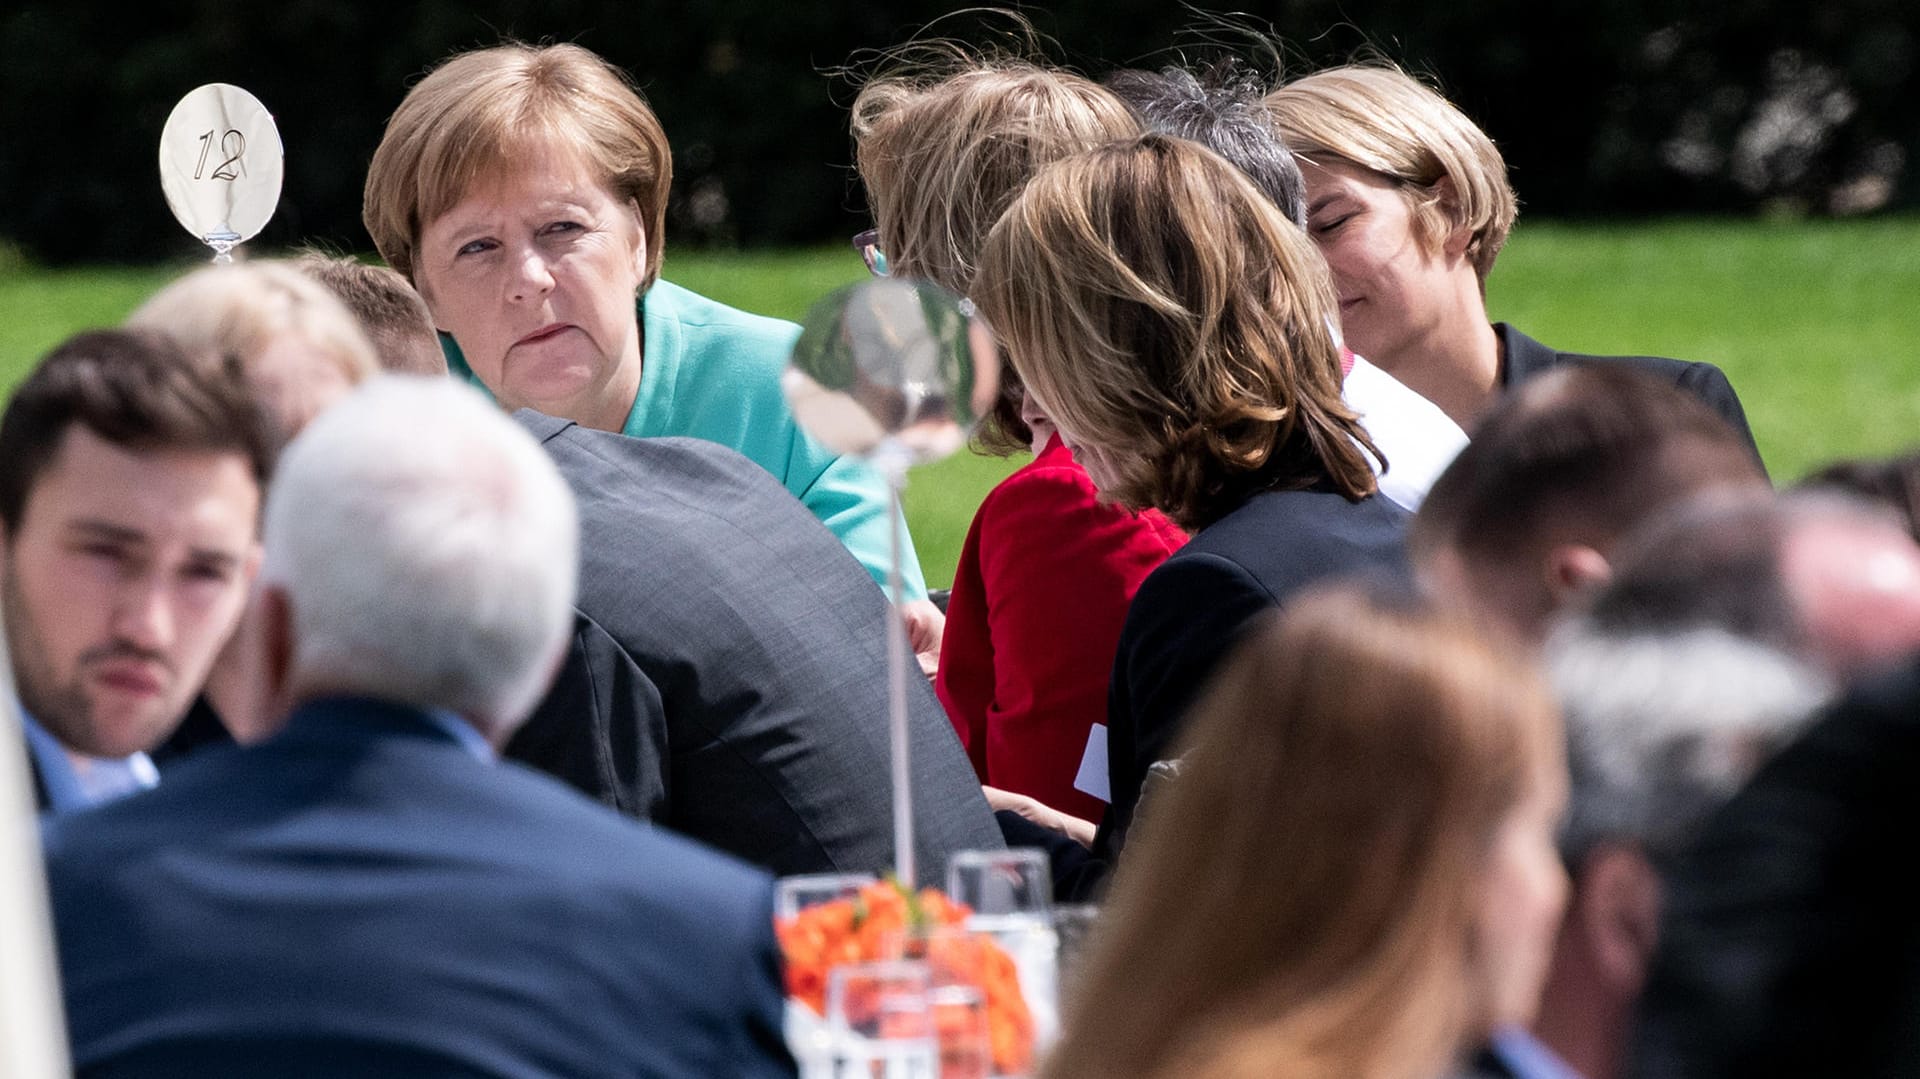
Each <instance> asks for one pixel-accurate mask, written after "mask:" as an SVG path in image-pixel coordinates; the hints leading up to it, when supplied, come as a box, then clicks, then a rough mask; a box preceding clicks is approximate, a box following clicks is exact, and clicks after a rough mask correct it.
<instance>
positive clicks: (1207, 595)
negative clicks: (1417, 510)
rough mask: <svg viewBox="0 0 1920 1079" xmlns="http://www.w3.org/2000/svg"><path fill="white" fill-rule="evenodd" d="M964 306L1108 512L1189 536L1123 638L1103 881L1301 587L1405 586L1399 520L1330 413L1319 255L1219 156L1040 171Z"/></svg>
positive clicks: (1101, 848)
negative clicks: (1206, 698) (1187, 740)
mask: <svg viewBox="0 0 1920 1079" xmlns="http://www.w3.org/2000/svg"><path fill="white" fill-rule="evenodd" d="M973 297H974V300H975V301H976V302H978V303H979V305H980V310H981V313H982V314H983V315H984V316H985V317H986V318H987V320H988V322H989V323H990V324H992V325H993V327H994V328H995V331H996V332H997V333H998V334H999V335H1000V339H1001V341H1002V343H1003V344H1004V345H1005V346H1006V348H1007V351H1008V354H1009V356H1010V357H1011V359H1012V362H1013V364H1014V366H1015V367H1016V368H1017V369H1018V370H1019V372H1020V376H1021V379H1022V381H1024V382H1025V384H1026V386H1027V389H1028V392H1030V393H1032V394H1034V395H1035V396H1036V397H1037V398H1038V401H1039V404H1040V407H1041V408H1042V409H1044V410H1045V411H1046V413H1047V415H1048V416H1049V417H1051V418H1052V419H1053V421H1054V423H1055V425H1056V426H1057V427H1058V429H1059V432H1060V437H1061V440H1062V441H1063V442H1064V443H1065V444H1066V445H1067V446H1068V447H1070V448H1071V450H1072V451H1073V453H1074V455H1075V457H1076V458H1077V459H1078V460H1079V461H1080V463H1081V464H1082V465H1084V466H1085V467H1086V470H1087V474H1088V475H1089V476H1090V477H1092V479H1093V482H1094V485H1095V486H1096V487H1097V488H1098V489H1099V491H1100V494H1101V497H1102V498H1104V499H1107V500H1109V501H1113V502H1117V503H1119V504H1121V505H1123V506H1129V507H1134V508H1141V509H1144V508H1148V507H1152V508H1156V509H1159V510H1160V511H1161V512H1163V513H1165V514H1167V515H1168V516H1169V517H1170V518H1172V519H1173V521H1174V522H1175V523H1176V524H1179V525H1181V526H1183V527H1186V528H1189V529H1193V530H1194V538H1193V539H1192V540H1191V541H1190V542H1189V543H1188V544H1187V545H1186V546H1185V547H1183V548H1181V550H1180V551H1179V552H1177V553H1176V554H1174V555H1173V556H1172V557H1171V558H1169V559H1167V561H1165V562H1163V563H1162V564H1161V565H1160V568H1159V569H1156V570H1154V572H1153V573H1152V574H1151V575H1149V576H1148V577H1147V579H1146V581H1145V582H1144V583H1142V584H1141V586H1140V590H1139V592H1138V593H1137V594H1136V595H1135V596H1134V601H1133V604H1132V605H1131V607H1130V608H1129V609H1128V612H1127V618H1126V622H1125V624H1124V626H1123V628H1122V630H1121V634H1120V643H1119V648H1118V651H1117V654H1116V658H1115V662H1114V670H1113V676H1112V682H1111V684H1110V687H1109V691H1108V703H1107V715H1108V734H1107V740H1108V782H1109V787H1110V793H1111V797H1112V804H1111V806H1110V808H1109V809H1108V811H1107V814H1106V816H1105V818H1104V819H1103V820H1102V822H1101V826H1100V833H1099V835H1098V837H1096V840H1095V854H1096V855H1098V856H1099V857H1100V858H1101V859H1103V860H1107V861H1110V860H1111V858H1112V857H1113V856H1114V855H1115V854H1116V853H1117V852H1118V851H1119V849H1120V846H1121V843H1122V841H1123V840H1124V835H1125V831H1126V828H1127V826H1128V825H1129V824H1130V822H1131V819H1132V815H1133V809H1134V804H1135V802H1136V800H1137V799H1138V797H1139V793H1140V788H1141V785H1142V783H1143V782H1144V781H1145V777H1146V774H1147V771H1148V769H1149V768H1150V767H1151V766H1152V765H1153V764H1154V763H1155V762H1156V761H1159V760H1160V759H1162V758H1163V757H1165V756H1166V755H1167V751H1168V749H1169V747H1170V746H1171V745H1172V742H1173V740H1174V738H1175V736H1176V734H1177V732H1178V729H1179V726H1180V722H1181V717H1182V715H1183V714H1184V713H1185V711H1186V708H1187V706H1188V704H1189V703H1190V702H1191V700H1192V698H1193V696H1194V693H1195V692H1196V690H1197V689H1198V687H1199V686H1200V684H1201V683H1202V682H1203V681H1204V680H1205V679H1206V678H1207V676H1208V675H1209V674H1211V673H1212V671H1213V669H1214V667H1215V665H1216V664H1217V663H1218V662H1219V660H1220V659H1221V658H1222V657H1223V656H1224V655H1225V654H1226V652H1227V651H1228V650H1229V649H1230V648H1231V647H1232V645H1233V642H1234V641H1235V640H1236V639H1237V638H1238V637H1239V635H1240V633H1241V631H1242V630H1243V629H1244V628H1245V626H1246V625H1247V623H1248V621H1249V620H1250V619H1252V618H1253V617H1254V616H1255V615H1257V614H1259V613H1260V612H1262V611H1265V610H1268V609H1270V608H1273V607H1276V606H1284V605H1285V604H1286V603H1287V602H1288V600H1289V599H1290V598H1291V597H1292V595H1293V594H1294V593H1295V592H1296V591H1298V590H1299V589H1301V588H1303V587H1305V586H1307V585H1309V584H1312V583H1314V582H1316V581H1320V580H1324V579H1328V578H1333V577H1340V576H1347V575H1369V576H1377V577H1381V578H1383V579H1389V580H1395V581H1400V580H1404V578H1405V574H1406V569H1405V563H1404V556H1403V553H1402V546H1401V544H1402V537H1403V532H1404V528H1405V524H1406V519H1407V514H1406V511H1405V510H1402V509H1401V508H1400V507H1399V506H1396V505H1394V504H1393V503H1392V502H1389V501H1387V500H1385V499H1382V498H1379V497H1376V493H1377V490H1378V487H1377V484H1376V482H1375V479H1374V473H1373V467H1372V464H1371V463H1370V462H1369V460H1368V453H1369V451H1373V445H1372V442H1371V441H1370V440H1369V439H1368V437H1367V434H1366V432H1365V430H1364V429H1362V428H1361V427H1360V424H1359V421H1358V419H1357V417H1356V416H1355V415H1354V412H1353V410H1352V409H1350V408H1348V407H1347V405H1346V404H1345V403H1344V402H1342V400H1341V399H1340V359H1339V350H1338V348H1337V346H1336V345H1335V344H1334V340H1333V336H1332V334H1330V333H1329V332H1328V330H1327V326H1328V320H1329V319H1330V318H1331V317H1332V311H1333V297H1332V288H1331V285H1330V284H1329V283H1328V281H1327V277H1326V274H1325V272H1324V269H1323V267H1322V266H1321V262H1320V257H1319V255H1318V254H1317V253H1316V252H1315V251H1314V250H1313V247H1312V245H1311V244H1310V243H1308V242H1307V240H1306V237H1305V236H1303V235H1301V233H1300V231H1299V229H1297V228H1295V227H1294V226H1293V225H1292V224H1291V223H1290V222H1288V221H1287V220H1286V218H1285V217H1284V216H1283V215H1282V214H1281V213H1280V211H1279V209H1278V208H1277V207H1275V206H1274V204H1273V202H1272V200H1270V199H1268V198H1267V196H1266V195H1265V194H1264V193H1262V192H1261V191H1260V189H1259V188H1257V187H1255V186H1254V184H1253V182H1252V181H1251V180H1249V179H1248V178H1247V177H1246V175H1245V174H1244V173H1242V172H1241V171H1240V170H1239V169H1236V168H1234V167H1233V166H1232V165H1231V164H1229V163H1227V162H1226V161H1225V160H1224V159H1222V158H1221V157H1220V156H1219V155H1217V154H1215V153H1213V152H1212V151H1210V150H1207V149H1205V148H1203V147H1200V146H1198V145H1196V144H1194V143H1190V142H1187V141H1185V140H1181V139H1174V138H1169V137H1167V136H1164V135H1146V136H1142V137H1139V138H1136V139H1130V140H1127V141H1124V142H1118V143H1113V144H1110V145H1108V146H1105V147H1102V148H1100V149H1097V150H1093V151H1089V152H1087V153H1084V154H1080V155H1076V156H1074V157H1071V158H1067V159H1065V160H1062V161H1059V162H1055V163H1054V164H1052V165H1050V166H1048V167H1046V168H1045V169H1042V170H1041V171H1040V173H1039V174H1038V175H1037V176H1036V177H1035V178H1034V179H1033V180H1032V181H1031V182H1030V183H1029V184H1028V185H1027V187H1026V189H1025V190H1024V191H1023V192H1022V193H1021V195H1020V197H1019V198H1018V199H1017V200H1016V201H1015V202H1014V203H1013V205H1012V207H1011V208H1009V209H1008V211H1007V212H1006V214H1005V215H1004V216H1002V217H1001V219H1000V221H999V222H998V223H997V224H996V225H995V226H994V228H993V231H992V232H991V233H990V234H989V235H988V237H987V242H986V246H985V250H984V254H983V256H982V259H981V264H980V272H979V275H978V278H977V279H976V282H975V289H974V294H973ZM1374 452H1375V453H1376V455H1377V451H1374Z"/></svg>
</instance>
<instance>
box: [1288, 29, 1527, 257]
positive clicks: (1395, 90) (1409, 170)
mask: <svg viewBox="0 0 1920 1079" xmlns="http://www.w3.org/2000/svg"><path fill="white" fill-rule="evenodd" d="M1267 108H1268V109H1269V110H1270V111H1271V112H1272V113H1273V117H1274V122H1275V124H1276V125H1277V126H1278V127H1279V130H1280V137H1281V139H1283V140H1284V141H1285V142H1286V144H1287V146H1288V148H1289V149H1291V150H1292V151H1293V152H1294V153H1296V154H1299V155H1301V156H1302V157H1305V158H1307V159H1309V160H1310V161H1312V160H1323V159H1327V158H1333V159H1337V160H1339V161H1344V162H1346V163H1347V164H1350V165H1353V166H1355V167H1357V168H1362V169H1365V170H1367V171H1369V172H1373V173H1376V174H1378V175H1380V176H1382V177H1384V178H1386V179H1388V180H1391V181H1393V182H1394V183H1396V184H1398V185H1400V191H1401V194H1402V196H1403V197H1404V198H1405V199H1406V200H1407V204H1408V206H1410V207H1411V208H1412V210H1413V216H1414V222H1415V226H1414V227H1415V233H1416V235H1418V236H1419V238H1420V242H1421V244H1422V245H1423V246H1424V247H1425V248H1426V249H1427V250H1429V251H1437V250H1439V249H1440V246H1441V244H1442V243H1443V242H1444V240H1445V238H1446V236H1447V234H1448V233H1450V232H1452V231H1453V230H1454V229H1456V228H1463V227H1464V228H1466V229H1468V230H1470V232H1471V233H1472V238H1471V239H1470V240H1469V242H1468V245H1467V258H1468V259H1469V260H1470V261H1471V262H1472V263H1473V268H1474V271H1475V272H1476V273H1478V274H1479V276H1480V281H1481V284H1482V287H1484V286H1485V283H1486V279H1487V274H1488V273H1490V272H1491V271H1492V270H1493V261H1494V259H1495V258H1497V257H1498V256H1499V254H1500V249H1501V248H1502V247H1504V246H1505V245H1506V242H1507V233H1508V232H1510V231H1512V229H1513V220H1514V217H1515V215H1516V214H1517V213H1518V212H1519V205H1518V202H1517V200H1516V199H1515V198H1514V194H1513V187H1512V186H1511V185H1510V184H1508V182H1507V165H1506V162H1505V161H1504V160H1503V159H1502V158H1501V156H1500V151H1499V150H1498V149H1497V148H1495V146H1494V145H1493V140H1492V139H1490V138H1488V137H1487V134H1486V132H1484V131H1482V130H1480V128H1479V126H1478V125H1476V124H1475V123H1474V122H1473V121H1472V120H1470V119H1468V118H1467V116H1466V114H1465V113H1463V112H1461V111H1460V110H1459V109H1458V108H1455V107H1454V105H1453V103H1452V102H1450V101H1448V100H1447V99H1446V98H1445V97H1443V96H1441V95H1440V93H1439V92H1438V91H1436V90H1434V89H1433V88H1431V87H1429V86H1427V85H1425V84H1423V83H1421V82H1420V81H1419V80H1417V79H1415V78H1414V77H1413V76H1411V75H1409V74H1407V73H1406V72H1404V71H1402V70H1400V69H1399V68H1397V67H1393V66H1390V65H1384V64H1382V65H1349V66H1346V67H1335V68H1328V69H1326V70H1324V71H1316V72H1314V73H1313V74H1311V75H1307V76H1305V77H1303V78H1299V79H1295V80H1294V81H1292V82H1289V83H1287V84H1286V85H1284V86H1281V87H1280V88H1279V89H1277V90H1275V91H1273V92H1272V93H1270V94H1268V95H1267ZM1308 167H1309V168H1311V167H1312V166H1311V165H1309V166H1308ZM1442 181H1445V183H1444V184H1443V183H1442Z"/></svg>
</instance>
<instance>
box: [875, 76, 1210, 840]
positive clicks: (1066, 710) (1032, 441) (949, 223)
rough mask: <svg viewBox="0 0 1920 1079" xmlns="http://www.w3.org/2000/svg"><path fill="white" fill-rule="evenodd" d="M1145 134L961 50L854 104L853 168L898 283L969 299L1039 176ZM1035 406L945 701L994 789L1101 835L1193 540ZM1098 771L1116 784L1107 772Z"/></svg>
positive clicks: (1009, 431) (1079, 84)
mask: <svg viewBox="0 0 1920 1079" xmlns="http://www.w3.org/2000/svg"><path fill="white" fill-rule="evenodd" d="M1139 131H1140V128H1139V124H1138V122H1137V121H1136V120H1135V119H1134V118H1133V116H1132V114H1131V113H1130V112H1129V110H1128V109H1127V107H1126V105H1124V104H1123V103H1122V102H1121V101H1120V100H1119V99H1118V98H1116V97H1114V96H1113V95H1112V94H1111V93H1110V92H1108V91H1107V90H1105V89H1103V88H1101V87H1100V86H1097V85H1095V84H1094V83H1092V82H1090V81H1088V80H1086V79H1084V78H1081V77H1079V76H1076V75H1072V74H1068V73H1066V72H1063V71H1057V70H1053V69H1049V68H1045V67H1042V66H1039V65H1036V64H1032V63H1027V62H1023V61H1012V60H985V59H980V58H977V57H972V56H968V55H965V54H963V53H961V52H959V51H958V50H954V51H953V52H951V53H950V54H948V55H947V56H946V58H945V59H944V61H943V62H941V63H940V64H939V65H938V66H937V67H934V68H932V69H928V68H926V67H921V68H919V69H916V70H914V71H912V72H906V73H896V74H892V75H886V76H882V77H880V78H877V79H875V80H873V81H871V82H869V83H867V84H866V86H864V87H863V88H862V90H861V92H860V95H859V97H858V98H857V99H856V100H855V102H854V106H853V134H854V141H855V161H856V164H857V166H858V168H859V171H860V177H861V180H862V181H863V182H864V183H865V185H866V189H867V195H868V199H869V202H870V203H871V205H872V206H873V209H874V214H875V218H876V225H877V226H878V227H877V229H876V232H877V234H878V235H877V238H876V243H877V246H878V248H879V249H881V250H884V252H885V258H886V266H887V270H888V272H891V273H893V274H897V275H900V276H908V277H915V278H920V279H924V280H930V281H933V282H935V283H937V284H940V285H942V286H945V287H946V288H949V289H952V290H953V291H955V292H957V293H960V294H962V295H964V294H966V293H967V292H968V290H969V289H970V288H971V287H972V285H973V272H974V260H975V257H976V255H977V253H978V249H979V245H980V241H981V240H982V239H983V238H984V237H985V236H986V234H987V231H988V230H989V229H990V228H991V227H992V225H993V223H994V221H995V220H996V219H997V218H998V217H999V216H1000V212H1001V211H1002V210H1004V209H1005V208H1006V206H1007V205H1008V204H1009V203H1011V202H1012V201H1013V199H1014V197H1015V196H1017V195H1018V194H1019V193H1020V190H1021V188H1023V187H1024V186H1025V185H1026V182H1027V179H1028V178H1029V177H1030V176H1031V175H1032V174H1033V173H1034V172H1035V171H1036V170H1037V169H1039V168H1040V167H1041V166H1042V165H1045V164H1047V163H1049V162H1052V161H1055V160H1058V159H1060V158H1063V157H1066V156H1069V155H1071V154H1074V153H1077V152H1079V151H1082V150H1085V149H1089V148H1091V147H1094V146H1097V145H1100V144H1102V143H1105V142H1108V141H1111V140H1114V139H1121V138H1128V137H1131V136H1133V135H1136V134H1138V133H1139ZM1011 374H1012V373H1011V372H1010V371H1009V372H1008V375H1011ZM1024 401H1025V395H1024V393H1023V392H1022V391H1021V388H1020V386H1019V383H1018V380H1017V379H1013V378H1009V379H1008V380H1007V383H1006V388H1005V389H1004V390H1003V392H1002V396H1001V398H1000V400H999V402H998V404H997V406H996V408H995V411H994V414H993V416H992V417H991V418H990V419H989V420H988V423H987V424H986V428H985V430H984V432H983V434H982V435H981V438H980V443H981V445H982V447H983V448H985V449H987V450H989V451H990V452H999V453H1012V452H1016V451H1018V450H1023V449H1027V448H1031V449H1032V450H1033V452H1034V460H1033V462H1032V463H1031V464H1028V465H1027V466H1026V467H1024V468H1022V469H1020V470H1019V471H1018V472H1015V473H1014V474H1013V475H1012V476H1010V477H1008V478H1007V479H1006V480H1005V481H1003V482H1002V483H1001V484H1000V485H999V486H998V487H996V488H994V490H993V492H992V493H990V494H989V495H988V496H987V498H986V500H985V501H984V502H983V503H982V504H981V506H980V509H979V512H978V514H977V515H976V516H975V518H974V521H973V527H972V528H971V529H970V530H969V532H968V534H967V541H966V546H965V548H964V549H963V550H962V552H961V555H960V563H959V566H958V568H957V570H956V575H955V578H954V582H953V593H952V598H951V600H950V601H949V605H948V608H947V625H946V636H945V639H944V642H943V644H942V647H941V651H940V668H939V673H938V675H937V677H936V681H935V688H936V689H938V691H939V694H940V699H941V701H942V702H943V703H944V704H945V705H946V707H947V714H948V716H949V717H950V718H951V719H952V720H953V724H954V728H955V730H957V731H958V732H959V735H960V739H961V741H962V742H963V743H964V744H965V745H966V747H967V752H968V755H969V756H970V757H971V758H972V760H973V764H974V768H975V770H976V771H977V772H978V773H979V775H980V779H981V782H982V783H984V784H986V785H988V786H990V787H994V788H999V789H1001V790H1005V791H1011V792H1013V793H1015V794H1019V795H1025V796H1027V797H1029V798H1032V799H1036V800H1038V801H1039V802H1041V803H1044V804H1045V805H1047V806H1050V807H1052V808H1054V809H1057V810H1060V811H1062V812H1064V813H1067V814H1070V815H1072V816H1075V817H1079V818H1083V819H1085V820H1088V821H1098V820H1099V819H1100V816H1101V815H1102V814H1103V813H1104V811H1105V802H1104V800H1102V799H1101V798H1099V797H1096V796H1095V795H1093V794H1090V793H1087V792H1086V791H1084V790H1080V789H1076V785H1075V777H1076V776H1077V775H1079V774H1080V773H1081V770H1082V760H1083V758H1084V757H1085V755H1086V753H1087V748H1088V744H1089V736H1090V735H1091V734H1092V732H1093V728H1094V726H1095V725H1096V724H1099V723H1102V722H1103V721H1104V719H1105V717H1106V708H1107V681H1108V676H1109V674H1110V672H1111V670H1112V667H1113V656H1114V648H1115V645H1116V643H1117V642H1118V640H1119V637H1120V625H1121V622H1122V621H1123V620H1124V619H1125V617H1126V612H1127V605H1128V603H1129V601H1131V599H1132V598H1133V593H1134V590H1135V589H1137V588H1138V587H1139V585H1140V582H1141V581H1142V580H1143V579H1145V577H1146V576H1147V574H1148V573H1150V572H1152V571H1153V569H1154V568H1155V567H1156V566H1158V565H1159V564H1160V563H1161V562H1162V561H1163V560H1165V559H1166V557H1167V555H1169V554H1171V553H1172V552H1173V551H1174V550H1176V549H1177V548H1178V547H1179V546H1180V545H1181V544H1182V543H1184V542H1185V540H1186V534H1185V533H1183V532H1182V531H1180V529H1178V528H1177V527H1175V526H1174V525H1173V523H1172V522H1171V521H1169V520H1167V519H1166V518H1165V517H1163V516H1161V515H1160V514H1158V513H1153V512H1149V513H1135V512H1133V511H1130V510H1126V509H1123V508H1121V507H1119V506H1115V505H1111V504H1107V503H1102V502H1099V501H1098V500H1097V499H1096V497H1095V492H1094V487H1093V483H1092V481H1091V480H1089V479H1088V478H1087V474H1086V470H1085V469H1083V468H1082V467H1081V466H1080V464H1079V463H1078V462H1077V461H1075V460H1074V458H1073V455H1072V454H1071V453H1070V452H1069V451H1067V450H1066V449H1065V448H1064V447H1063V446H1062V445H1061V443H1060V440H1059V439H1058V438H1057V437H1055V436H1054V435H1053V433H1052V424H1051V423H1049V422H1047V421H1046V419H1045V417H1044V416H1043V415H1041V414H1040V413H1038V412H1037V410H1035V409H1034V408H1033V407H1032V406H1031V405H1030V404H1028V405H1026V406H1025V407H1024V408H1023V402H1024ZM1095 741H1096V743H1097V744H1098V745H1100V746H1101V747H1102V748H1104V741H1103V740H1099V739H1095ZM1091 764H1092V766H1091V767H1089V768H1088V769H1087V773H1088V774H1089V775H1091V776H1094V777H1097V778H1098V780H1099V781H1101V782H1104V780H1105V775H1106V771H1105V768H1104V765H1103V764H1102V763H1101V762H1100V761H1098V760H1096V761H1094V762H1091ZM996 804H997V805H1001V806H1006V805H1007V804H1008V800H1007V799H1004V798H997V799H996ZM1086 831H1089V832H1090V831H1091V829H1090V828H1088V829H1086ZM1083 838H1085V837H1083Z"/></svg>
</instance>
